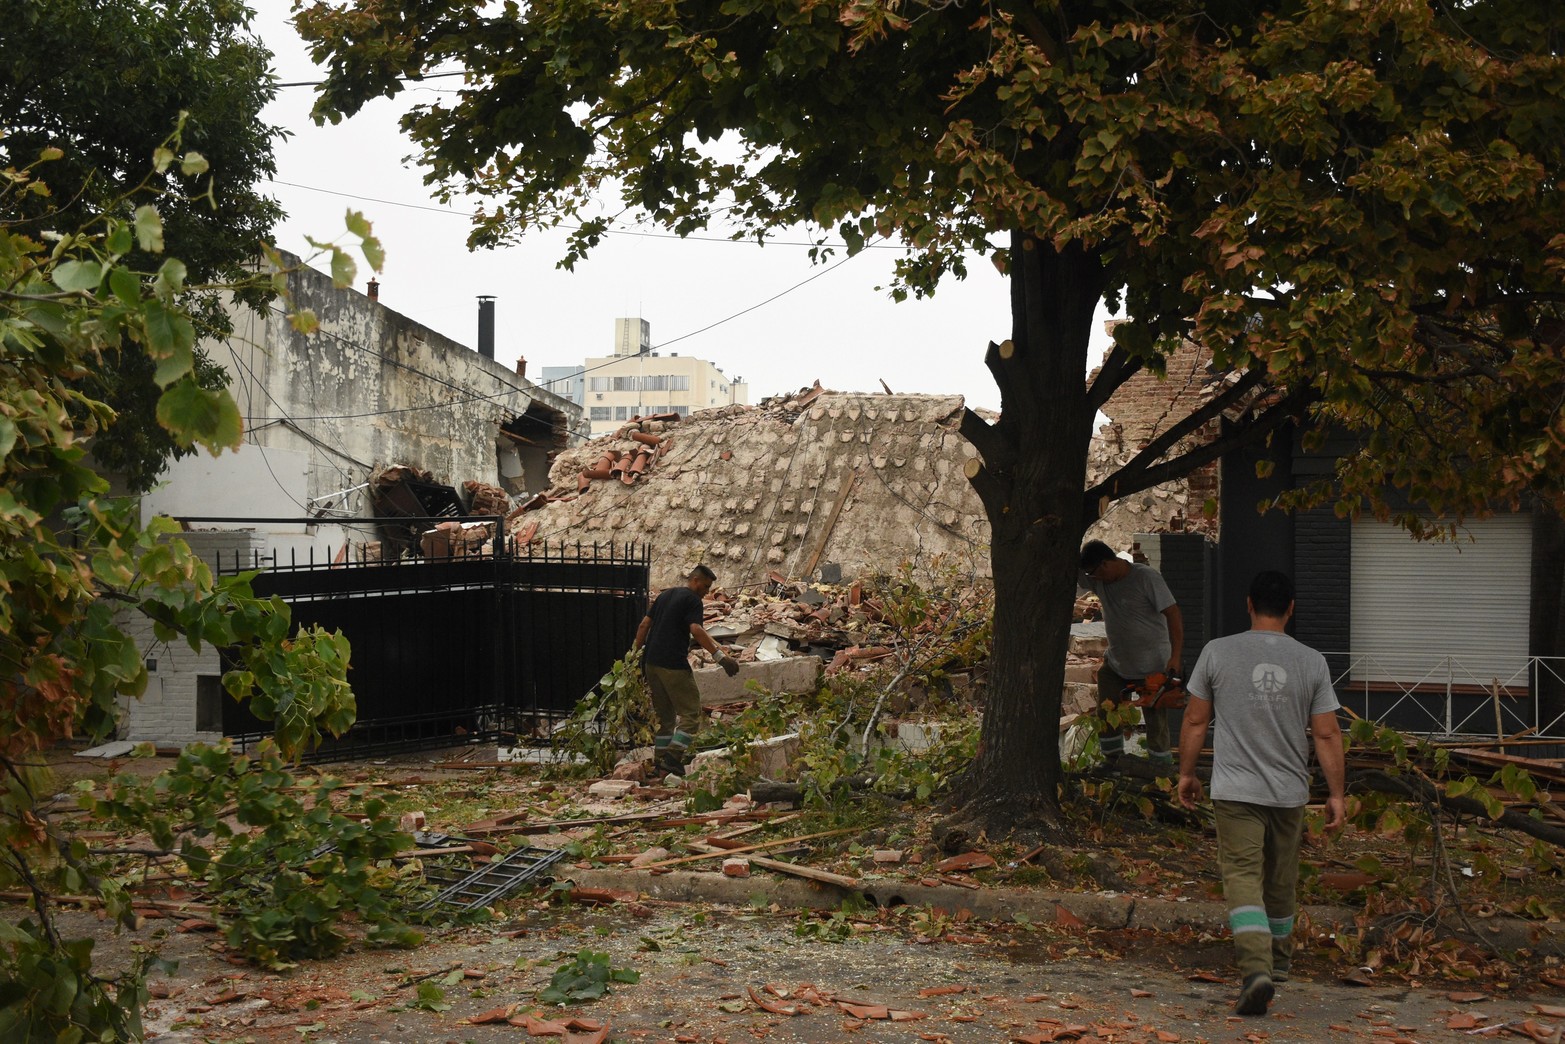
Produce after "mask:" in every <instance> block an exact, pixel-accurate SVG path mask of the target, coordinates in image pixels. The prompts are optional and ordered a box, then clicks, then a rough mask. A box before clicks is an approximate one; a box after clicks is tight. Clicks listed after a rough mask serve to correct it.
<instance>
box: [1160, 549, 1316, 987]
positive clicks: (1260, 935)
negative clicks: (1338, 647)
mask: <svg viewBox="0 0 1565 1044" xmlns="http://www.w3.org/2000/svg"><path fill="white" fill-rule="evenodd" d="M1247 607H1248V608H1249V610H1250V630H1248V631H1246V632H1245V633H1244V634H1234V635H1229V636H1228V637H1226V638H1219V639H1217V640H1216V641H1214V642H1211V643H1209V644H1208V645H1207V646H1206V648H1205V649H1203V650H1202V651H1201V657H1200V659H1198V660H1197V661H1196V665H1195V670H1194V671H1192V672H1191V674H1190V681H1189V683H1188V685H1187V689H1188V691H1189V693H1190V702H1189V704H1188V705H1187V706H1186V707H1185V720H1184V725H1183V727H1182V728H1181V729H1180V733H1179V800H1180V801H1181V802H1183V803H1184V806H1185V807H1186V808H1194V807H1195V805H1196V802H1197V801H1198V800H1200V797H1201V781H1200V780H1198V779H1196V775H1195V767H1196V761H1197V759H1199V757H1200V755H1201V748H1202V746H1204V744H1205V741H1206V727H1207V724H1208V723H1209V722H1210V721H1212V719H1213V718H1214V716H1215V718H1216V721H1217V727H1216V729H1215V730H1214V733H1213V737H1212V807H1213V808H1214V810H1215V811H1216V813H1217V859H1218V863H1219V866H1220V868H1221V871H1222V875H1223V897H1224V899H1226V900H1227V903H1228V924H1229V926H1230V927H1231V928H1232V929H1233V936H1234V950H1235V951H1236V952H1237V955H1238V960H1239V973H1240V974H1241V975H1242V976H1244V985H1243V987H1242V988H1241V990H1240V993H1239V1003H1238V1005H1237V1006H1236V1007H1235V1009H1234V1010H1235V1011H1237V1012H1238V1013H1239V1014H1240V1015H1264V1014H1266V1008H1267V1005H1269V1004H1270V1003H1271V999H1272V994H1273V992H1274V987H1273V985H1272V984H1273V983H1275V982H1286V981H1287V980H1288V969H1289V965H1290V964H1291V963H1292V959H1293V917H1294V913H1295V912H1296V911H1297V909H1298V895H1297V891H1298V879H1299V839H1300V836H1301V835H1302V833H1303V829H1304V806H1305V805H1306V804H1307V803H1308V802H1309V797H1310V772H1309V743H1308V739H1307V737H1306V734H1305V730H1306V728H1308V730H1309V732H1310V733H1311V734H1313V735H1314V737H1315V756H1316V758H1318V759H1319V761H1320V766H1321V771H1322V772H1323V773H1324V774H1325V777H1326V787H1327V792H1328V794H1329V796H1328V797H1327V799H1326V828H1327V829H1328V830H1335V829H1337V828H1338V827H1340V826H1341V825H1342V822H1343V818H1344V816H1345V814H1346V811H1345V805H1344V801H1343V768H1342V766H1343V754H1342V728H1341V726H1340V725H1338V723H1337V713H1336V712H1337V709H1338V707H1339V704H1338V703H1337V694H1336V693H1335V692H1333V691H1332V688H1331V674H1330V672H1329V671H1328V670H1327V668H1326V658H1325V657H1324V656H1322V655H1321V654H1320V653H1318V652H1316V651H1315V650H1314V649H1311V648H1310V647H1309V646H1307V645H1303V644H1301V643H1300V642H1297V641H1295V640H1294V639H1292V638H1291V637H1289V636H1288V635H1287V634H1285V633H1284V628H1285V627H1287V625H1288V619H1289V617H1291V616H1292V615H1293V582H1292V581H1291V580H1289V579H1288V578H1287V577H1286V576H1284V575H1283V574H1282V573H1278V572H1275V571H1267V572H1264V573H1260V574H1259V575H1257V576H1256V578H1255V580H1254V581H1253V582H1252V583H1251V584H1250V597H1249V600H1248V602H1247Z"/></svg>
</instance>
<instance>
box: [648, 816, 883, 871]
mask: <svg viewBox="0 0 1565 1044" xmlns="http://www.w3.org/2000/svg"><path fill="white" fill-rule="evenodd" d="M859 830H860V828H859V827H843V828H841V829H840V830H822V831H820V832H819V833H814V834H802V835H800V836H799V837H779V838H777V839H775V840H772V841H762V842H761V843H760V844H756V845H742V846H740V847H739V848H717V847H715V846H713V845H708V844H696V845H691V847H692V848H707V849H711V850H710V851H707V852H701V853H699V854H697V855H688V856H676V857H674V858H673V859H660V860H658V861H657V862H655V863H644V864H642V865H641V866H638V867H636V869H637V870H654V869H656V868H658V867H662V866H678V865H679V864H681V863H698V862H700V861H701V860H703V859H711V858H713V857H714V856H723V855H738V854H739V853H740V852H758V851H760V850H761V849H763V848H777V847H779V846H781V845H791V844H796V843H798V842H800V841H813V840H815V839H816V838H818V837H836V836H838V835H839V834H854V833H858V832H859Z"/></svg>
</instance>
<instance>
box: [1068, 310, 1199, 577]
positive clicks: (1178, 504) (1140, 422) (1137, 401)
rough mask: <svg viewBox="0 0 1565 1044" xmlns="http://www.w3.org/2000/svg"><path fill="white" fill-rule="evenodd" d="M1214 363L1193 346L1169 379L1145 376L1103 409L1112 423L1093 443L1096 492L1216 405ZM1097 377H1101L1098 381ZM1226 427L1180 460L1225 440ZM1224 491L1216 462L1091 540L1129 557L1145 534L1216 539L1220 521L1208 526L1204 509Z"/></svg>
mask: <svg viewBox="0 0 1565 1044" xmlns="http://www.w3.org/2000/svg"><path fill="white" fill-rule="evenodd" d="M1210 362H1211V355H1210V353H1208V352H1207V351H1206V350H1205V349H1203V348H1202V347H1200V346H1199V345H1197V344H1195V343H1194V342H1193V341H1186V342H1184V343H1183V344H1181V345H1180V347H1179V350H1178V351H1176V352H1174V353H1173V354H1172V355H1171V356H1169V358H1168V365H1167V367H1166V370H1165V375H1164V376H1161V377H1160V376H1158V375H1157V374H1155V373H1152V372H1150V371H1148V370H1142V371H1141V372H1139V373H1137V374H1136V375H1135V376H1134V377H1132V378H1130V380H1128V381H1126V382H1125V383H1124V384H1123V385H1121V386H1120V387H1119V389H1118V390H1117V391H1115V393H1114V395H1113V396H1112V397H1111V398H1110V399H1109V401H1108V404H1107V405H1106V406H1105V407H1104V409H1103V412H1104V414H1106V415H1107V416H1108V418H1109V423H1107V424H1105V425H1103V426H1102V427H1101V428H1099V429H1098V434H1097V436H1096V437H1095V438H1094V439H1093V441H1092V449H1091V451H1090V456H1089V459H1088V462H1087V482H1088V484H1089V485H1092V484H1094V483H1097V482H1098V481H1100V480H1101V479H1102V478H1104V477H1105V476H1106V475H1108V474H1109V473H1110V472H1112V471H1113V470H1114V469H1116V468H1118V467H1119V466H1120V465H1122V464H1124V463H1125V462H1126V461H1128V460H1130V459H1131V458H1132V457H1134V456H1135V455H1136V454H1137V453H1139V452H1140V451H1141V450H1142V449H1144V448H1145V447H1146V445H1147V443H1149V442H1151V441H1152V440H1153V439H1154V438H1156V437H1157V436H1158V435H1159V434H1161V433H1162V432H1164V431H1167V430H1168V428H1169V427H1170V426H1172V425H1174V424H1177V423H1178V422H1179V421H1180V420H1181V419H1183V418H1184V417H1186V416H1188V415H1189V414H1190V413H1191V411H1193V410H1195V409H1198V408H1199V407H1200V406H1201V405H1202V404H1203V403H1204V402H1206V401H1207V399H1209V398H1210V397H1211V390H1210V386H1209V384H1208V380H1209V378H1208V374H1207V365H1208V364H1209V363H1210ZM1096 376H1097V373H1096V372H1094V373H1093V374H1092V377H1096ZM1090 379H1091V378H1089V380H1090ZM1218 424H1219V422H1217V421H1213V422H1212V423H1210V424H1208V425H1205V426H1204V427H1202V428H1201V429H1200V430H1199V431H1197V432H1196V433H1195V434H1193V435H1190V436H1187V437H1186V438H1184V439H1182V440H1181V441H1180V442H1179V443H1178V445H1177V446H1176V447H1175V448H1174V450H1173V451H1172V453H1173V454H1175V455H1177V454H1178V453H1183V452H1185V451H1187V450H1189V449H1192V448H1194V447H1197V446H1201V445H1204V444H1205V443H1207V442H1210V441H1211V440H1212V439H1214V438H1216V437H1217V434H1218ZM1217 491H1218V473H1217V464H1216V463H1215V462H1214V463H1212V464H1208V465H1207V466H1205V467H1203V468H1199V469H1197V470H1196V471H1194V472H1192V473H1191V474H1190V475H1188V476H1186V477H1185V478H1182V479H1178V480H1176V481H1173V482H1166V483H1163V484H1162V485H1159V486H1154V487H1152V488H1151V489H1147V490H1143V491H1141V492H1139V493H1132V494H1130V495H1129V496H1127V497H1122V498H1121V499H1119V500H1117V501H1115V502H1114V503H1113V504H1111V505H1109V508H1108V511H1107V512H1106V513H1105V514H1104V516H1103V518H1102V519H1100V520H1099V521H1098V522H1097V523H1095V524H1094V525H1093V526H1092V527H1091V529H1089V530H1088V533H1087V535H1088V536H1089V537H1096V538H1097V539H1099V540H1102V541H1104V542H1105V543H1107V544H1108V545H1109V546H1110V547H1113V548H1114V549H1115V550H1117V551H1126V550H1129V549H1130V545H1131V543H1132V542H1133V541H1134V539H1135V536H1136V534H1138V533H1182V532H1188V533H1199V534H1201V535H1203V536H1208V537H1211V538H1213V539H1216V537H1217V535H1218V520H1217V518H1216V517H1215V516H1214V517H1212V518H1207V517H1206V516H1205V513H1204V510H1203V508H1204V506H1205V503H1206V501H1207V500H1208V499H1209V498H1213V499H1215V498H1216V496H1217Z"/></svg>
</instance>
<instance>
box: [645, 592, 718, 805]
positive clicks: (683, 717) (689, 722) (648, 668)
mask: <svg viewBox="0 0 1565 1044" xmlns="http://www.w3.org/2000/svg"><path fill="white" fill-rule="evenodd" d="M716 582H717V574H715V573H713V572H712V571H711V570H710V569H708V568H707V567H706V566H704V565H698V566H696V567H695V569H693V570H691V572H690V576H689V577H687V578H686V581H685V586H683V587H670V588H669V589H668V590H666V591H664V592H663V593H662V594H660V595H658V597H657V601H655V602H653V603H652V608H651V609H649V610H648V611H647V615H646V616H644V617H642V618H641V626H640V627H638V628H636V642H635V646H634V648H637V649H640V648H642V647H645V648H646V653H645V655H644V656H643V657H642V661H641V668H642V671H643V673H645V674H646V676H647V684H648V686H649V687H650V688H651V689H652V709H653V711H654V712H655V713H656V714H657V719H658V725H657V728H658V731H657V738H656V739H654V740H653V744H654V746H653V754H652V763H653V765H654V766H655V767H656V768H657V770H658V771H659V772H673V773H676V774H679V775H683V774H684V771H685V756H686V754H687V753H688V752H689V750H690V744H691V742H692V741H693V740H694V739H695V736H696V733H697V732H699V731H701V692H700V690H698V689H697V688H696V676H695V672H694V671H692V670H691V669H690V642H691V640H692V639H693V640H695V641H696V642H698V643H700V645H701V648H703V649H705V650H706V651H707V652H709V653H711V654H712V655H713V656H714V657H715V658H716V659H717V662H718V664H719V665H720V666H721V667H722V668H723V670H725V671H727V672H728V676H729V677H730V678H732V677H733V676H734V675H736V674H738V673H739V664H738V663H737V662H735V660H734V658H733V657H732V656H729V655H728V654H727V653H725V652H723V651H722V650H721V649H719V648H718V647H717V643H716V642H714V641H713V640H712V636H711V635H709V634H707V633H706V628H705V627H703V626H702V624H703V622H704V621H705V619H706V618H705V616H704V614H703V610H702V606H701V599H703V598H705V597H706V593H707V592H708V591H710V590H711V589H712V585H713V584H714V583H716Z"/></svg>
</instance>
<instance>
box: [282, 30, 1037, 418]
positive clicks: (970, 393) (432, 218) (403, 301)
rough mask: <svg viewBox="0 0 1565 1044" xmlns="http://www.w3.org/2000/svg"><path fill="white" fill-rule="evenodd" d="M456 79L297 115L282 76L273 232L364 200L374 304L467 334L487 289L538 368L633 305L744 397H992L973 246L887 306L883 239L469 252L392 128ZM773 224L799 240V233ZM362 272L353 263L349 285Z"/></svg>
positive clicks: (653, 235) (291, 240)
mask: <svg viewBox="0 0 1565 1044" xmlns="http://www.w3.org/2000/svg"><path fill="white" fill-rule="evenodd" d="M255 6H256V7H257V8H259V9H260V10H259V11H258V14H257V19H256V22H255V28H256V30H257V32H259V34H260V35H261V37H262V39H263V40H264V41H265V43H266V45H267V46H268V47H269V48H270V49H271V50H272V52H273V53H274V55H275V59H274V62H275V70H276V72H277V75H278V78H279V80H280V81H281V82H283V83H295V82H299V81H309V80H316V79H319V78H320V72H319V70H317V69H316V68H315V67H314V66H313V65H312V64H311V62H310V60H309V57H308V55H307V54H306V52H305V48H304V45H303V43H302V42H301V41H300V40H299V38H298V36H297V34H295V32H294V31H293V28H292V26H290V25H289V24H288V22H287V21H286V9H287V7H288V6H289V5H287V4H284V3H281V2H272V3H264V4H256V5H255ZM459 83H460V81H459V80H455V79H437V80H430V81H427V82H426V83H424V84H417V85H411V87H410V89H409V90H406V91H404V92H403V94H402V95H401V96H399V97H398V98H397V99H394V100H392V101H384V100H382V101H377V102H374V103H372V104H370V105H368V106H366V107H365V108H364V110H362V111H361V112H360V113H359V114H358V115H357V116H355V117H353V118H352V119H350V120H345V121H344V122H343V123H341V124H338V125H336V126H329V125H328V126H325V127H316V126H315V125H314V124H313V123H312V122H311V120H310V118H309V115H308V114H309V109H310V105H311V104H312V101H313V98H314V92H313V91H312V90H311V89H310V88H309V87H285V88H283V89H282V90H280V91H279V92H278V93H279V97H278V99H277V100H276V101H275V102H274V103H273V104H272V106H271V107H270V108H268V109H267V110H266V113H265V117H264V118H265V119H266V120H267V121H268V122H270V123H272V124H274V125H276V126H281V127H284V128H287V129H288V130H289V131H290V132H291V135H292V136H291V137H290V138H288V139H287V140H286V141H284V142H281V143H279V144H278V145H277V178H276V181H275V182H274V183H273V184H272V185H271V186H270V187H271V189H272V191H273V193H274V194H275V196H276V198H277V199H278V200H279V201H280V202H281V204H282V206H283V208H284V209H285V210H286V211H287V212H288V215H289V216H288V218H287V220H286V221H285V222H283V224H282V225H281V226H280V227H279V229H278V233H277V236H278V245H279V246H281V247H283V248H284V249H286V250H291V251H293V252H295V253H299V254H306V255H307V254H308V253H309V246H308V244H307V243H306V242H305V236H307V235H309V236H313V237H314V238H316V239H334V238H337V237H338V236H339V235H340V234H341V232H342V229H343V214H344V212H345V211H346V210H347V209H348V208H349V207H352V208H354V209H358V210H362V211H363V212H364V214H365V216H366V217H368V218H369V219H370V221H371V222H373V224H374V228H375V232H376V234H377V235H378V236H379V237H380V240H381V242H382V244H383V245H384V247H385V249H386V266H385V271H384V272H383V273H382V274H381V276H380V282H381V289H380V300H381V303H383V304H385V305H386V306H388V307H390V308H392V309H395V310H396V311H398V312H401V313H403V314H404V315H407V316H409V317H411V318H413V319H415V320H417V321H419V322H421V323H423V324H424V325H426V326H429V327H431V328H433V329H435V330H437V331H439V332H440V333H443V334H445V335H446V336H448V337H451V338H453V339H454V340H456V341H459V342H461V343H463V344H467V345H473V344H474V343H475V342H476V332H477V302H476V297H477V295H479V294H492V295H494V296H495V297H496V299H497V302H496V322H495V326H496V337H495V345H496V347H495V355H496V357H497V359H498V360H499V361H501V362H504V363H507V364H514V363H515V361H516V357H517V356H519V355H521V356H526V358H527V360H528V376H529V377H531V378H533V379H535V380H536V379H538V378H537V373H538V368H539V367H542V366H564V365H572V364H578V363H580V361H581V360H582V359H583V358H584V357H587V356H594V355H607V354H610V352H611V351H612V342H613V331H614V319H615V318H616V317H618V316H640V317H641V318H644V319H646V320H647V321H648V322H650V323H651V326H652V343H653V346H654V348H655V349H656V348H657V347H659V346H666V350H668V351H673V352H679V353H680V354H681V355H695V356H699V357H701V358H705V359H710V360H711V361H712V362H714V363H716V364H717V365H718V366H719V367H720V368H721V369H722V370H723V371H724V372H725V373H727V374H728V375H729V376H730V377H732V378H734V379H735V380H739V379H743V380H747V381H749V382H750V392H751V401H752V402H754V401H757V400H758V399H760V398H761V397H763V396H766V395H772V394H776V393H779V392H784V391H789V390H793V389H796V388H799V387H802V386H805V385H808V384H810V383H811V382H813V381H814V380H816V379H819V380H820V381H821V383H822V384H823V385H825V386H827V387H830V388H836V389H839V390H844V391H879V390H880V381H881V380H884V381H885V382H886V384H887V385H889V386H890V387H891V389H892V390H893V391H896V392H928V393H942V394H946V393H957V394H961V395H963V396H965V397H966V398H967V400H968V402H969V404H972V405H978V406H988V407H991V408H998V406H999V405H1000V401H999V400H1000V395H999V392H998V390H997V389H996V388H995V387H994V382H993V380H992V379H991V378H990V376H989V373H988V371H987V370H986V369H985V368H984V365H983V353H984V347H985V345H986V344H987V343H988V342H989V341H990V340H991V339H992V340H996V341H999V340H1004V339H1005V338H1006V337H1007V336H1009V334H1010V312H1009V300H1008V294H1007V287H1006V281H1005V279H1004V278H1003V277H1001V276H1000V275H999V274H998V273H997V272H996V271H995V269H994V267H993V265H992V264H991V263H990V262H989V260H988V259H987V258H976V257H975V258H974V259H973V261H972V262H971V263H970V264H969V269H970V274H969V276H968V278H967V279H966V280H965V281H963V282H956V281H950V282H948V283H947V284H945V285H943V286H941V287H940V289H939V292H938V293H937V294H936V295H935V297H933V298H932V299H927V300H924V301H914V300H908V301H904V302H902V303H900V304H899V303H896V302H893V301H892V300H891V299H890V297H889V296H888V295H887V293H886V291H885V290H883V289H882V290H877V289H876V287H877V286H879V287H884V286H886V285H888V284H889V281H890V277H891V271H892V264H893V262H894V259H895V258H896V257H897V256H898V252H897V251H896V250H892V249H875V250H867V251H865V252H863V253H861V254H859V255H858V256H856V257H854V258H851V259H848V260H846V261H845V262H843V263H842V264H841V265H840V266H839V267H836V268H834V269H832V270H830V271H825V270H824V269H825V268H826V267H827V266H822V265H812V264H811V263H810V259H809V256H808V251H807V248H806V247H804V246H791V245H786V244H784V243H776V244H772V245H768V246H766V247H764V248H763V247H758V246H755V245H753V244H750V243H732V242H727V241H717V242H710V241H698V240H690V239H685V240H681V239H678V238H677V237H673V236H671V235H668V234H665V233H659V232H657V231H656V230H655V229H648V232H649V233H650V234H643V235H615V236H610V237H608V239H607V240H606V241H605V242H604V243H603V244H602V245H601V246H599V247H598V248H597V249H596V251H594V253H592V254H591V255H589V257H588V258H587V260H586V261H585V262H582V263H579V264H578V265H577V266H576V270H575V272H567V271H565V270H564V269H561V268H558V267H556V265H555V262H556V261H557V260H558V259H559V258H560V257H561V256H562V255H563V253H564V249H563V244H564V234H563V233H557V232H538V233H536V234H532V235H529V236H528V237H526V239H525V240H524V242H523V243H522V244H521V245H520V246H516V247H510V248H506V249H501V250H492V251H487V250H486V251H479V252H477V253H474V252H470V251H469V250H468V249H467V246H466V237H467V232H468V227H469V222H468V219H467V217H466V214H465V213H463V212H461V211H459V210H454V209H451V208H447V207H443V206H442V205H441V204H439V203H438V202H436V201H435V200H433V199H432V198H431V195H430V191H429V189H428V188H427V187H426V186H425V185H424V183H423V170H422V169H421V168H420V167H418V166H417V165H416V164H415V163H413V162H409V161H408V157H409V156H410V154H411V153H412V152H413V147H412V145H411V143H410V142H409V141H408V140H407V139H406V138H404V137H403V135H402V134H401V132H400V131H399V130H398V128H397V119H398V117H399V116H400V115H401V113H402V112H403V111H405V110H406V109H407V108H408V107H409V106H411V105H414V104H419V103H422V102H428V101H430V100H433V98H434V97H435V96H434V95H433V94H432V93H431V92H434V91H450V90H452V89H453V88H454V87H455V86H456V85H457V84H459ZM355 197H357V198H355ZM458 206H460V203H459V204H458ZM716 235H717V236H718V237H720V236H721V233H716ZM778 238H779V239H781V240H785V241H787V242H788V243H797V242H801V241H802V237H801V236H800V235H797V234H794V235H790V234H787V233H783V234H781V235H779V237H778ZM836 260H841V256H840V255H839V257H838V258H837V259H836ZM836 260H834V261H831V262H828V265H830V264H835V263H836ZM368 276H369V273H368V271H367V270H364V271H361V272H360V277H359V280H358V287H359V289H361V290H362V289H363V287H364V282H365V280H366V279H367V278H368ZM806 280H808V282H806ZM801 284H802V285H801ZM795 287H796V289H791V290H790V288H795ZM784 292H786V293H785V294H784V296H782V297H780V298H778V299H777V300H775V301H771V302H770V303H767V304H762V302H765V301H767V300H768V299H769V298H772V297H774V296H775V295H778V294H780V293H784ZM747 309H750V310H749V311H746V310H747ZM741 312H743V313H744V314H742V315H737V313H741ZM736 315H737V317H736V318H732V319H729V317H730V316H736ZM723 320H727V321H723ZM713 324H718V325H713ZM706 327H711V328H710V329H705V330H704V332H700V333H697V332H696V331H701V330H703V328H706Z"/></svg>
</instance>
